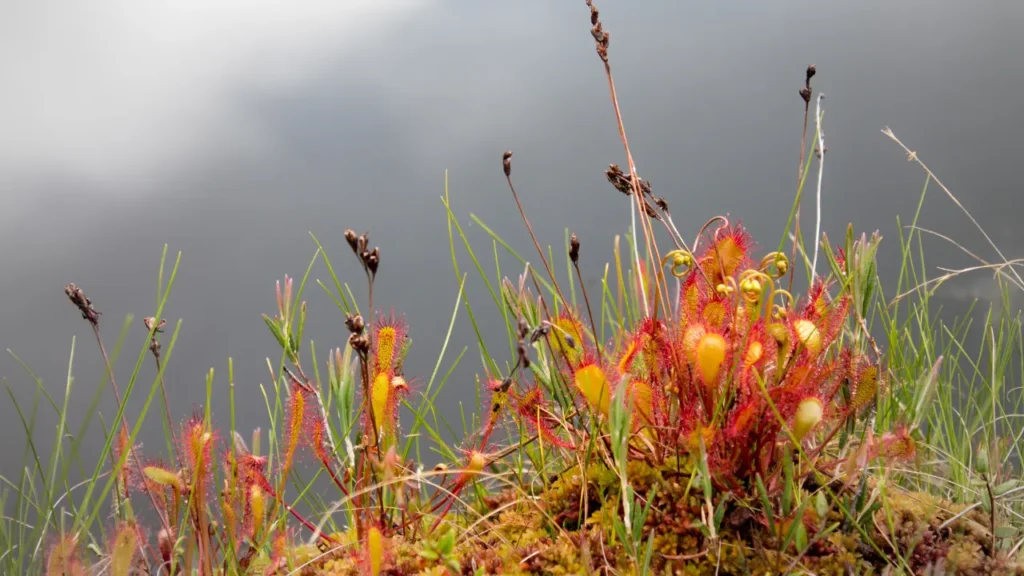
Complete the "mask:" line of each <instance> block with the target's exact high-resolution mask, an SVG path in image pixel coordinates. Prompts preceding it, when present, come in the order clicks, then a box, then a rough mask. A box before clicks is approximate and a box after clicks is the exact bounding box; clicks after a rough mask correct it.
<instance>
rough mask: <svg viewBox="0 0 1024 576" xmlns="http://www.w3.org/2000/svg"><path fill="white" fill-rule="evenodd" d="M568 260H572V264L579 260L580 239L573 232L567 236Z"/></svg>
mask: <svg viewBox="0 0 1024 576" xmlns="http://www.w3.org/2000/svg"><path fill="white" fill-rule="evenodd" d="M569 260H572V263H573V264H576V263H577V262H579V260H580V239H579V238H577V237H576V233H575V232H573V233H572V236H571V237H569Z"/></svg>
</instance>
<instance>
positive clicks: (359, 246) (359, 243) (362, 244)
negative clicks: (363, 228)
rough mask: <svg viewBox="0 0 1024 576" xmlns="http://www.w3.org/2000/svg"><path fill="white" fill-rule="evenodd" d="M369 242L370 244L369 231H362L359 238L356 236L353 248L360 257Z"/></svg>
mask: <svg viewBox="0 0 1024 576" xmlns="http://www.w3.org/2000/svg"><path fill="white" fill-rule="evenodd" d="M369 244H370V233H369V232H363V233H362V234H361V235H360V236H359V238H356V249H355V250H356V254H357V255H358V256H360V257H361V258H362V257H363V254H364V253H365V252H366V247H367V246H368V245H369ZM364 259H365V258H364Z"/></svg>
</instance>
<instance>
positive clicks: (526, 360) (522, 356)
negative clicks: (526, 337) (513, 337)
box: [518, 344, 530, 368]
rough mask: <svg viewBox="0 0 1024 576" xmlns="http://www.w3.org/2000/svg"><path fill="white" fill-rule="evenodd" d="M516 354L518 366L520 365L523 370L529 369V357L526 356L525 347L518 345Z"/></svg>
mask: <svg viewBox="0 0 1024 576" xmlns="http://www.w3.org/2000/svg"><path fill="white" fill-rule="evenodd" d="M518 352H519V364H520V365H522V367H523V368H529V367H530V357H529V356H528V355H527V354H526V346H524V345H523V344H520V345H519V350H518Z"/></svg>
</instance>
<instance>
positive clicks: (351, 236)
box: [345, 228, 359, 254]
mask: <svg viewBox="0 0 1024 576" xmlns="http://www.w3.org/2000/svg"><path fill="white" fill-rule="evenodd" d="M345 241H346V242H348V245H349V246H350V247H351V248H352V251H353V252H355V253H356V254H359V251H358V250H357V248H358V246H359V236H358V235H357V234H356V231H355V230H353V229H351V228H346V229H345Z"/></svg>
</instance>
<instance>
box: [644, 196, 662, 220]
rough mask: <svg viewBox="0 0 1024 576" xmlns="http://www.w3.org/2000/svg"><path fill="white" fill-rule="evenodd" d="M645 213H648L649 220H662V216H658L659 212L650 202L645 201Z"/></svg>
mask: <svg viewBox="0 0 1024 576" xmlns="http://www.w3.org/2000/svg"><path fill="white" fill-rule="evenodd" d="M644 212H646V213H647V217H648V218H654V219H655V220H661V216H660V215H659V214H658V211H657V210H655V209H654V206H651V203H650V202H648V201H647V200H644Z"/></svg>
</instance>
